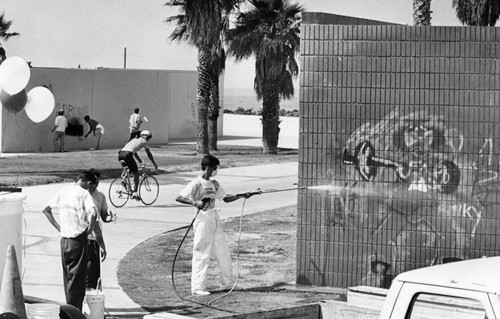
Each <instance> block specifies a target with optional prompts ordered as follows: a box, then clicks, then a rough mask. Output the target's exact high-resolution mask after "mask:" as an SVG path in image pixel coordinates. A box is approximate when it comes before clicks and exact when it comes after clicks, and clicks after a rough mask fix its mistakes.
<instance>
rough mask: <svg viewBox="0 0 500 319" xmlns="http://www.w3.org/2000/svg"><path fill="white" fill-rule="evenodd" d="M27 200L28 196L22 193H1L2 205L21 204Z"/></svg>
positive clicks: (0, 202)
mask: <svg viewBox="0 0 500 319" xmlns="http://www.w3.org/2000/svg"><path fill="white" fill-rule="evenodd" d="M25 199H26V194H21V193H0V204H2V203H10V202H21V201H23V200H25Z"/></svg>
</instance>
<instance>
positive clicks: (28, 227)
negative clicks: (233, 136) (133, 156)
mask: <svg viewBox="0 0 500 319" xmlns="http://www.w3.org/2000/svg"><path fill="white" fill-rule="evenodd" d="M297 169H298V164H297V163H296V162H292V163H285V164H270V165H259V166H251V167H239V168H227V169H221V170H220V172H219V176H218V177H217V179H218V180H219V181H220V183H221V184H222V185H223V187H224V189H225V190H226V191H227V192H228V193H240V192H246V191H251V190H255V189H257V188H260V189H262V190H281V189H290V188H294V187H295V186H296V185H294V184H295V183H297ZM197 174H199V172H188V173H176V174H166V175H159V176H157V177H158V178H159V180H160V185H161V186H160V197H159V198H158V200H157V202H156V203H155V204H154V205H153V206H144V205H143V204H142V203H140V202H136V201H129V202H128V203H127V204H126V205H125V206H124V207H123V208H119V209H117V208H113V212H115V213H117V214H118V221H117V222H116V224H113V223H111V224H105V225H104V230H103V232H104V238H105V242H106V246H107V250H108V258H107V259H106V261H105V262H104V263H103V264H102V268H103V270H102V272H103V274H102V277H103V280H102V282H103V290H104V292H105V294H106V300H105V303H106V311H107V312H109V313H110V314H120V313H121V314H124V313H126V314H131V315H132V314H134V313H138V314H140V313H142V312H143V310H142V309H141V308H140V307H139V306H138V305H137V304H135V303H134V302H133V301H132V300H130V298H128V296H127V295H126V294H125V293H124V292H123V290H122V289H121V288H120V285H119V284H118V280H117V273H116V271H117V266H118V263H119V261H120V260H121V259H122V258H123V257H124V256H125V255H126V253H127V252H128V251H130V250H131V249H132V248H133V247H135V246H136V245H138V244H139V243H141V242H143V241H144V240H147V239H148V238H151V237H153V236H156V235H158V234H161V233H163V232H165V231H168V230H172V229H175V228H178V227H182V226H186V225H188V224H189V223H190V222H191V219H192V218H193V209H192V207H186V206H183V205H181V204H179V203H177V202H175V196H176V195H177V193H178V192H179V190H180V189H181V188H182V187H183V186H184V185H186V184H187V183H188V182H189V181H190V180H191V179H193V178H194V177H195V176H196V175H197ZM63 186H64V184H53V185H43V186H34V187H25V188H23V193H24V194H26V195H27V199H26V201H25V203H24V204H23V207H24V227H25V229H24V231H23V234H25V236H24V237H23V247H24V248H23V252H22V269H21V273H22V283H23V292H24V294H25V295H28V296H34V297H39V298H46V299H50V300H55V301H59V302H64V291H63V283H62V269H61V265H60V253H59V234H58V233H57V232H56V231H55V229H54V228H53V227H52V225H50V223H49V222H48V221H47V220H46V218H45V216H44V215H43V214H42V212H41V211H42V210H43V208H44V207H45V206H46V202H47V200H48V198H49V197H50V196H51V195H52V194H54V193H55V192H56V191H57V190H58V189H60V188H61V187H63ZM108 186H109V181H101V184H100V186H99V189H100V190H101V191H103V192H105V193H106V194H107V190H108ZM296 202H297V191H296V190H289V191H283V192H273V193H268V194H262V195H259V196H254V197H252V198H250V199H249V200H247V202H246V204H245V214H251V213H254V212H259V211H263V210H266V209H272V208H277V207H282V206H288V205H294V204H296ZM110 205H111V204H110ZM241 205H242V201H236V202H233V203H229V204H226V203H223V202H220V207H221V218H223V219H224V218H227V217H232V216H239V215H240V214H241V208H242V206H241Z"/></svg>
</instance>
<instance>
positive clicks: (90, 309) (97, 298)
mask: <svg viewBox="0 0 500 319" xmlns="http://www.w3.org/2000/svg"><path fill="white" fill-rule="evenodd" d="M83 314H84V315H85V317H86V318H87V319H103V318H104V293H103V292H102V291H99V290H87V291H86V292H85V300H84V303H83Z"/></svg>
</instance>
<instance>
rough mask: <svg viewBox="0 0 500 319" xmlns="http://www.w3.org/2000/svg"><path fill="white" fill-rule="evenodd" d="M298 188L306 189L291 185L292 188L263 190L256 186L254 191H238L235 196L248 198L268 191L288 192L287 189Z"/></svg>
mask: <svg viewBox="0 0 500 319" xmlns="http://www.w3.org/2000/svg"><path fill="white" fill-rule="evenodd" d="M299 189H307V187H292V188H283V189H265V190H261V189H259V188H257V190H255V191H252V192H246V193H239V194H236V196H240V197H246V198H248V197H250V196H253V195H262V194H268V193H279V192H288V191H294V190H299Z"/></svg>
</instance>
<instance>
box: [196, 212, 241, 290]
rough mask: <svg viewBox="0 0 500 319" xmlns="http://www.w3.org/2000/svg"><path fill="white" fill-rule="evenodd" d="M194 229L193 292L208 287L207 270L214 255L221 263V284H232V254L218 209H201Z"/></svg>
mask: <svg viewBox="0 0 500 319" xmlns="http://www.w3.org/2000/svg"><path fill="white" fill-rule="evenodd" d="M193 230H194V240H193V260H192V272H191V292H194V291H196V290H206V289H207V286H206V280H207V272H208V266H209V263H210V258H211V257H212V256H213V257H214V258H215V260H216V261H217V263H218V264H219V268H220V273H221V278H220V283H221V285H223V286H228V285H231V284H232V283H233V267H232V265H231V255H230V251H229V247H228V245H227V242H226V236H225V235H224V231H223V230H222V223H221V221H220V217H219V214H218V209H212V210H208V211H203V210H200V212H199V214H198V216H197V217H196V220H195V221H194V224H193Z"/></svg>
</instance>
